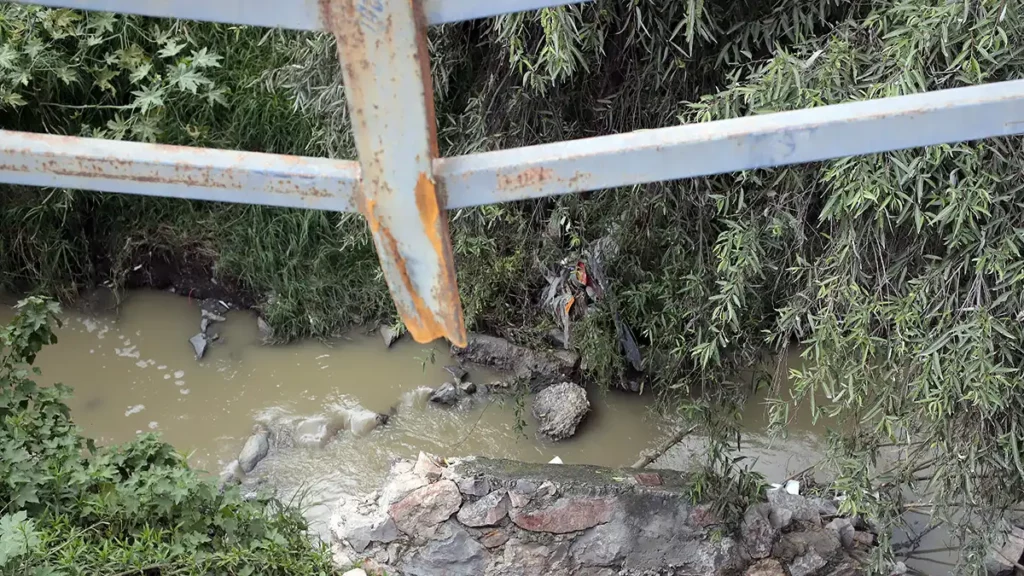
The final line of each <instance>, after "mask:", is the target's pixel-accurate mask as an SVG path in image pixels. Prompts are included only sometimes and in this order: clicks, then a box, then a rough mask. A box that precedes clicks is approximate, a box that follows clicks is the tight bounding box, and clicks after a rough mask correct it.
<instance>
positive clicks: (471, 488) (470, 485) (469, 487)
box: [458, 478, 491, 496]
mask: <svg viewBox="0 0 1024 576" xmlns="http://www.w3.org/2000/svg"><path fill="white" fill-rule="evenodd" d="M458 484H459V492H462V493H463V494H465V495H467V496H486V495H487V494H488V493H490V491H491V482H490V481H489V480H488V479H487V478H461V479H459V481H458Z"/></svg>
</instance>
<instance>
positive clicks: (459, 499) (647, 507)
mask: <svg viewBox="0 0 1024 576" xmlns="http://www.w3.org/2000/svg"><path fill="white" fill-rule="evenodd" d="M790 496H792V495H790ZM829 510H831V509H828V510H826V512H827V511H829ZM837 520H842V519H837V518H829V517H828V516H827V515H826V516H825V517H824V518H823V516H822V508H819V503H818V502H816V501H814V500H811V499H805V498H803V497H800V496H795V497H793V498H789V497H782V498H779V497H775V498H774V499H773V500H770V501H769V502H767V503H764V504H760V505H757V506H755V507H753V508H751V509H750V510H749V511H748V512H747V515H746V518H745V520H744V522H743V527H742V530H741V533H740V534H739V535H737V536H731V535H729V534H728V533H723V530H724V526H725V523H724V521H723V519H722V518H720V517H718V516H717V515H716V513H715V512H714V510H713V508H712V507H710V506H708V505H694V504H693V503H692V502H691V500H690V494H689V486H688V483H687V480H686V478H685V476H684V475H682V474H681V473H679V472H672V471H649V470H645V471H643V472H640V471H637V470H635V469H608V468H600V467H592V466H559V465H542V464H525V463H522V462H513V461H507V460H488V459H463V460H457V461H448V462H446V461H442V460H440V459H438V458H435V457H433V456H429V455H426V454H422V453H421V454H420V456H419V458H418V459H417V460H416V461H415V462H412V461H407V460H402V461H398V462H396V463H395V464H394V465H393V467H392V470H391V474H390V476H389V479H388V481H387V482H386V484H385V485H384V486H383V488H382V489H381V490H380V491H379V492H375V493H373V494H371V495H369V496H367V497H366V498H362V499H354V498H342V499H341V500H340V501H339V502H338V504H337V506H336V508H335V510H334V513H333V516H332V519H331V534H332V550H333V552H334V559H335V562H336V563H337V564H338V566H339V568H341V569H346V568H348V567H350V566H352V565H354V564H356V563H358V564H359V565H360V566H361V568H362V569H363V570H365V571H366V572H367V573H368V574H371V575H373V574H384V573H386V574H389V575H401V574H405V575H407V576H432V575H441V574H444V575H452V576H460V575H466V576H469V575H473V576H479V575H483V576H512V575H517V576H518V575H532V574H538V575H544V576H583V575H587V576H613V575H637V576H639V575H641V574H666V575H667V574H678V575H682V574H709V575H715V574H719V575H726V574H743V573H746V574H747V575H748V576H754V575H758V576H786V575H787V574H788V575H790V576H838V575H840V574H856V573H859V564H858V562H857V559H856V555H857V554H858V553H859V552H858V551H859V550H861V548H863V547H864V546H868V545H869V544H868V542H867V537H866V536H861V534H865V532H863V531H861V530H858V529H857V527H856V526H855V525H854V524H853V523H852V522H851V524H850V525H849V526H847V524H846V523H844V522H842V521H838V522H837Z"/></svg>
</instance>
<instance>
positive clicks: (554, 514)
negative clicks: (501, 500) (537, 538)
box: [509, 493, 615, 534]
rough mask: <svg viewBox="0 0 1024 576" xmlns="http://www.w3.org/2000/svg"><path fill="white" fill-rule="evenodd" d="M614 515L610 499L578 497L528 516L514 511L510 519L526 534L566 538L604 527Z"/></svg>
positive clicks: (562, 501)
mask: <svg viewBox="0 0 1024 576" xmlns="http://www.w3.org/2000/svg"><path fill="white" fill-rule="evenodd" d="M510 496H511V493H510ZM614 511H615V500H614V499H613V498H611V497H593V498H589V497H576V498H563V499H560V500H558V501H557V502H555V503H554V504H553V505H551V506H548V507H545V508H541V509H538V510H533V511H529V512H528V511H525V510H522V509H519V508H516V507H513V508H512V509H511V510H510V511H509V516H510V517H511V518H512V522H514V523H515V525H516V526H519V527H520V528H522V529H523V530H529V531H531V532H550V533H552V534H565V533H567V532H576V531H578V530H586V529H587V528H592V527H594V526H597V525H598V524H604V523H606V522H608V521H609V520H611V518H612V514H613V513H614Z"/></svg>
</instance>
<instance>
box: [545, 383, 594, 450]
mask: <svg viewBox="0 0 1024 576" xmlns="http://www.w3.org/2000/svg"><path fill="white" fill-rule="evenodd" d="M589 411H590V401H589V400H587V391H586V390H585V389H584V388H583V387H582V386H580V385H578V384H574V383H572V382H562V383H561V384H556V385H555V386H551V387H548V388H545V389H544V390H541V391H540V392H539V393H537V396H536V397H535V398H534V399H533V416H534V418H536V419H537V422H538V424H539V425H538V427H537V432H538V433H539V434H541V435H542V436H546V437H547V438H550V439H552V440H564V439H566V438H569V437H571V436H572V435H573V434H575V433H576V426H578V425H579V423H580V421H581V420H583V417H584V416H586V415H587V412H589Z"/></svg>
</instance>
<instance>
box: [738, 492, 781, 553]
mask: <svg viewBox="0 0 1024 576" xmlns="http://www.w3.org/2000/svg"><path fill="white" fill-rule="evenodd" d="M770 512H771V506H770V505H768V504H755V505H754V506H751V507H750V508H748V509H747V511H746V513H745V514H744V516H743V522H742V523H741V524H740V535H741V540H742V542H743V545H744V546H746V548H747V553H748V554H750V557H751V558H753V559H755V560H759V559H761V558H767V557H768V556H769V555H771V553H772V547H773V546H774V545H775V541H776V540H778V538H779V530H778V528H775V527H774V526H772V523H771V521H770V520H769V519H768V516H769V513H770Z"/></svg>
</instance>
